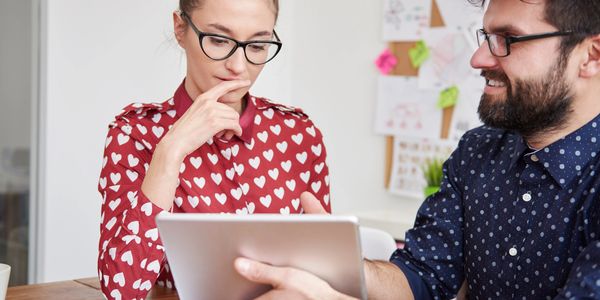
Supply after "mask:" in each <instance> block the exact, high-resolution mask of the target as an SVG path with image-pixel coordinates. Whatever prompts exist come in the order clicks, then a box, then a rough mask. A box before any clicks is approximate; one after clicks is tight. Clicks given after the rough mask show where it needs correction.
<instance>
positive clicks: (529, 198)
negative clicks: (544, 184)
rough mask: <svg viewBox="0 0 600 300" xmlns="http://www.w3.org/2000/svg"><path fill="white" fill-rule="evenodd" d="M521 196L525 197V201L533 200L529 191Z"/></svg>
mask: <svg viewBox="0 0 600 300" xmlns="http://www.w3.org/2000/svg"><path fill="white" fill-rule="evenodd" d="M521 198H523V201H525V202H529V201H531V195H530V194H529V193H525V194H523V196H522V197H521Z"/></svg>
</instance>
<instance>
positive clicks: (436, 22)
mask: <svg viewBox="0 0 600 300" xmlns="http://www.w3.org/2000/svg"><path fill="white" fill-rule="evenodd" d="M432 2H433V3H432V7H431V9H432V11H431V24H430V26H431V27H443V26H444V20H443V19H442V16H441V14H440V10H439V8H438V5H437V2H436V1H435V0H432ZM416 43H417V41H414V42H391V43H389V45H388V48H389V49H390V51H391V52H392V53H393V54H394V55H395V56H396V58H397V59H398V64H397V65H396V66H395V67H394V69H392V71H391V72H390V75H400V76H418V74H419V70H418V69H416V68H414V67H413V66H412V65H411V63H410V58H409V56H408V50H409V49H411V48H413V47H414V46H415V45H416ZM453 109H454V108H453V107H450V108H447V109H444V112H443V119H442V120H443V122H442V130H441V132H442V133H441V136H440V138H447V137H448V131H449V129H450V121H451V117H452V112H453ZM393 147H394V138H393V137H392V136H388V137H386V150H385V181H384V182H385V186H386V187H388V186H389V182H390V177H391V172H392V155H393Z"/></svg>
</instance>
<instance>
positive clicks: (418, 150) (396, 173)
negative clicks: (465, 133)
mask: <svg viewBox="0 0 600 300" xmlns="http://www.w3.org/2000/svg"><path fill="white" fill-rule="evenodd" d="M456 145H457V142H456V141H450V140H440V139H422V138H421V139H419V138H410V137H399V136H397V137H394V144H393V157H392V174H391V177H390V184H389V191H390V192H391V193H392V194H396V195H401V196H405V197H411V198H415V199H424V195H423V189H424V188H425V186H426V185H427V182H426V181H425V177H424V176H423V169H422V166H423V165H424V164H425V162H426V161H427V160H428V159H432V158H437V159H442V160H445V159H447V158H448V157H450V154H451V153H452V151H454V148H456Z"/></svg>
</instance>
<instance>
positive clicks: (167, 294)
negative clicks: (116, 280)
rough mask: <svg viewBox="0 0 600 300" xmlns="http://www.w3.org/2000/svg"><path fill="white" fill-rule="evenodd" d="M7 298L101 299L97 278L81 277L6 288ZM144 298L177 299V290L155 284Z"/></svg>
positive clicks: (19, 299) (18, 299) (16, 299)
mask: <svg viewBox="0 0 600 300" xmlns="http://www.w3.org/2000/svg"><path fill="white" fill-rule="evenodd" d="M6 299H7V300H29V299H48V300H53V299H56V300H71V299H73V300H79V299H89V300H96V299H98V300H103V299H104V296H103V295H102V292H101V291H100V282H99V281H98V278H96V277H92V278H82V279H74V280H67V281H58V282H50V283H41V284H31V285H21V286H14V287H10V288H8V291H7V293H6ZM146 299H160V300H178V299H179V297H178V296H177V292H176V291H174V290H172V289H168V288H165V287H159V286H155V287H154V288H152V290H151V291H150V294H148V297H147V298H146Z"/></svg>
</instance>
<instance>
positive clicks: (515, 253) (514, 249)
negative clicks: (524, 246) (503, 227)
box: [508, 247, 517, 256]
mask: <svg viewBox="0 0 600 300" xmlns="http://www.w3.org/2000/svg"><path fill="white" fill-rule="evenodd" d="M508 254H510V256H515V255H517V249H516V248H514V247H513V248H510V249H509V250H508Z"/></svg>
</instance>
